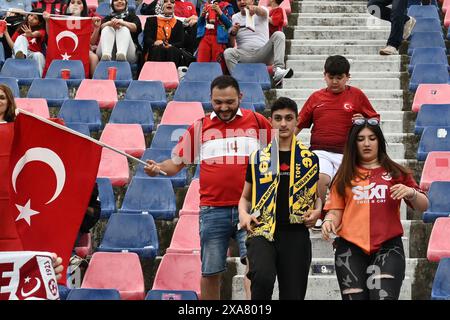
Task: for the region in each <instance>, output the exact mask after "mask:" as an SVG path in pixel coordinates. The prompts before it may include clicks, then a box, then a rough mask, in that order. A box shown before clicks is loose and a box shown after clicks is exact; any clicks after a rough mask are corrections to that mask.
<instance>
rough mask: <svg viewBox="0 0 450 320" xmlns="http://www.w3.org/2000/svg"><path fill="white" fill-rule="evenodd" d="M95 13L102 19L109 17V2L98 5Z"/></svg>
mask: <svg viewBox="0 0 450 320" xmlns="http://www.w3.org/2000/svg"><path fill="white" fill-rule="evenodd" d="M95 13H96V14H98V15H99V16H101V17H102V18H104V17H106V16H107V15H109V14H110V13H111V6H110V4H109V1H104V2H101V3H99V4H98V7H97V9H96V10H95Z"/></svg>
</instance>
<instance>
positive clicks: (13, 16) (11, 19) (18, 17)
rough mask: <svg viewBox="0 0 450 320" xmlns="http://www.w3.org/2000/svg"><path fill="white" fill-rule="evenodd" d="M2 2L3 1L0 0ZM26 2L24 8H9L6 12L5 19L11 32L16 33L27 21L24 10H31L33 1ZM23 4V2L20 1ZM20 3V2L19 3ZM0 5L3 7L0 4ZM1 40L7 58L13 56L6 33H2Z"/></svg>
mask: <svg viewBox="0 0 450 320" xmlns="http://www.w3.org/2000/svg"><path fill="white" fill-rule="evenodd" d="M0 3H2V1H1V0H0ZM25 3H26V2H24V5H23V8H20V9H12V10H8V12H6V14H5V16H4V19H5V20H6V23H7V28H8V32H9V34H14V32H16V30H17V28H18V27H19V26H20V25H21V24H22V23H23V22H24V21H25V17H26V13H24V10H25V11H26V10H28V11H30V10H31V2H30V3H29V5H25ZM20 4H22V3H20ZM18 5H19V3H18ZM0 7H3V6H2V5H0ZM0 41H1V42H2V44H3V49H4V50H5V59H7V58H11V56H12V49H11V48H10V47H9V45H8V42H7V41H6V37H4V33H2V34H0Z"/></svg>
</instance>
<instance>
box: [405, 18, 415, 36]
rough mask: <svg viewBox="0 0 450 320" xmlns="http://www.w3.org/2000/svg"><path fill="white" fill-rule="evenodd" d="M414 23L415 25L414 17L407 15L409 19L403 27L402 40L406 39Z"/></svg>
mask: <svg viewBox="0 0 450 320" xmlns="http://www.w3.org/2000/svg"><path fill="white" fill-rule="evenodd" d="M415 25H416V19H414V18H413V17H409V20H408V21H406V23H405V27H404V28H403V40H408V38H409V36H410V35H411V33H412V31H413V29H414V26H415Z"/></svg>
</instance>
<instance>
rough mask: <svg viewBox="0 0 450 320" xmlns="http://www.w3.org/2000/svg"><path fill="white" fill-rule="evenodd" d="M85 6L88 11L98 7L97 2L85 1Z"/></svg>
mask: <svg viewBox="0 0 450 320" xmlns="http://www.w3.org/2000/svg"><path fill="white" fill-rule="evenodd" d="M86 4H87V6H88V8H89V9H93V10H95V9H97V7H98V0H86Z"/></svg>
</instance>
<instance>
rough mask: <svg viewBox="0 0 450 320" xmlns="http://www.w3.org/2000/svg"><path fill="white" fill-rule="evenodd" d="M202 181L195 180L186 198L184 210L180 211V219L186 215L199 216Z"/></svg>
mask: <svg viewBox="0 0 450 320" xmlns="http://www.w3.org/2000/svg"><path fill="white" fill-rule="evenodd" d="M199 190H200V180H199V179H193V180H192V181H191V184H190V185H189V189H188V191H187V193H186V197H185V198H184V203H183V208H182V209H181V210H180V217H181V216H182V215H185V214H189V215H198V214H199V211H200V208H199V206H200V191H199Z"/></svg>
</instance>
